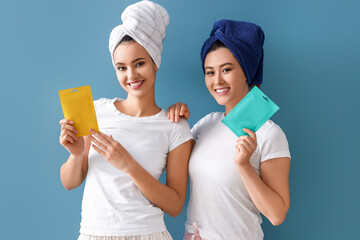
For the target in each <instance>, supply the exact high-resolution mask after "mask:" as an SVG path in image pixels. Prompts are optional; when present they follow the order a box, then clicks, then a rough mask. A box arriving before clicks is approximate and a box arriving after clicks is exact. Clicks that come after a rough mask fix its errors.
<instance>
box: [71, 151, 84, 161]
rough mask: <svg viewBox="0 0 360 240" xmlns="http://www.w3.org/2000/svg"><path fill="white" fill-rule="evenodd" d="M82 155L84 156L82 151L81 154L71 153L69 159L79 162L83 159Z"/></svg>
mask: <svg viewBox="0 0 360 240" xmlns="http://www.w3.org/2000/svg"><path fill="white" fill-rule="evenodd" d="M83 156H84V154H83V153H81V154H73V153H71V154H70V157H69V159H71V160H72V161H76V162H81V161H82V159H83Z"/></svg>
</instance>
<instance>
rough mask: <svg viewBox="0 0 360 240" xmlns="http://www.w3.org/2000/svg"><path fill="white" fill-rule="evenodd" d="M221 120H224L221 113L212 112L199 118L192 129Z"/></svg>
mask: <svg viewBox="0 0 360 240" xmlns="http://www.w3.org/2000/svg"><path fill="white" fill-rule="evenodd" d="M223 118H224V113H223V112H212V113H209V114H207V115H206V116H205V117H203V118H201V119H200V120H199V121H198V122H197V123H195V125H194V127H199V126H202V125H206V124H208V123H212V122H219V121H221V120H222V119H223Z"/></svg>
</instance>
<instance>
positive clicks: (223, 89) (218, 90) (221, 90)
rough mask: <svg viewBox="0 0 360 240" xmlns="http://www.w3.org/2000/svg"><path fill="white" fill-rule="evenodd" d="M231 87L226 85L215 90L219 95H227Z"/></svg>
mask: <svg viewBox="0 0 360 240" xmlns="http://www.w3.org/2000/svg"><path fill="white" fill-rule="evenodd" d="M229 90H230V88H229V87H226V88H216V89H215V92H216V94H217V95H225V94H227V93H228V92H229Z"/></svg>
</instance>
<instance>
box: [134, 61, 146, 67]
mask: <svg viewBox="0 0 360 240" xmlns="http://www.w3.org/2000/svg"><path fill="white" fill-rule="evenodd" d="M144 64H145V62H138V63H137V64H136V66H137V67H141V66H142V65H144Z"/></svg>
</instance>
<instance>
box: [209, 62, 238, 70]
mask: <svg viewBox="0 0 360 240" xmlns="http://www.w3.org/2000/svg"><path fill="white" fill-rule="evenodd" d="M226 65H234V64H232V63H224V64H221V65H220V68H222V67H224V66H226ZM208 68H210V69H213V68H214V67H209V66H207V67H205V69H208Z"/></svg>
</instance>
